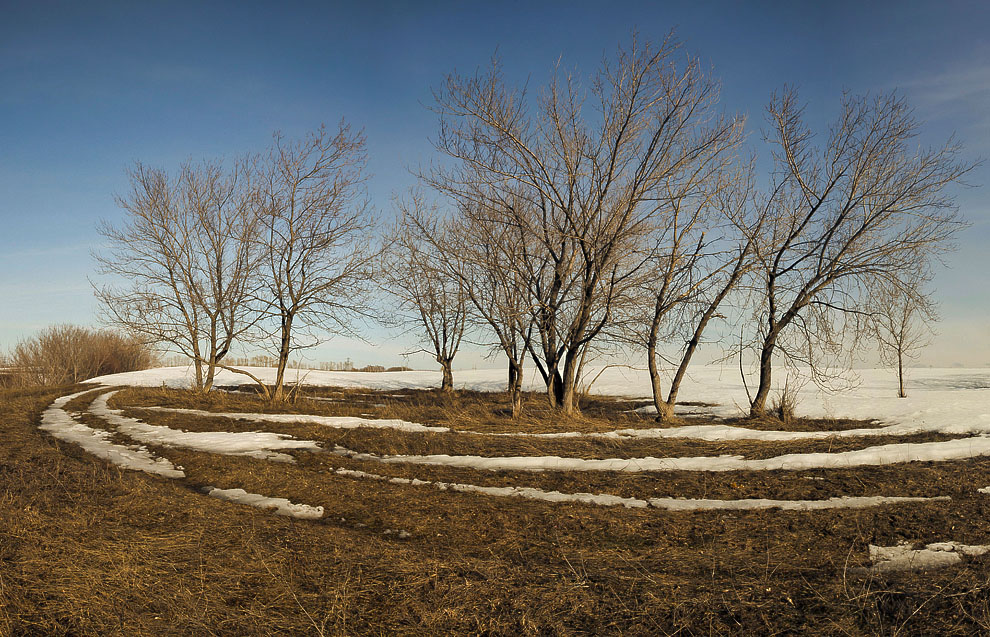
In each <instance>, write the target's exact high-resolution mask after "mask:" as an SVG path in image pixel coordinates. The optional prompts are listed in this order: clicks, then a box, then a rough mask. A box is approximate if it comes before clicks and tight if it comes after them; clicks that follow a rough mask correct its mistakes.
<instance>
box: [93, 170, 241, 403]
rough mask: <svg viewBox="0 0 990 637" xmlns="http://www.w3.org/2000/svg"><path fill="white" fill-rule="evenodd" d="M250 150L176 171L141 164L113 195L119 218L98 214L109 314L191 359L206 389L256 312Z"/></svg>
mask: <svg viewBox="0 0 990 637" xmlns="http://www.w3.org/2000/svg"><path fill="white" fill-rule="evenodd" d="M250 174H251V167H250V165H249V162H248V161H247V160H241V161H237V162H234V163H233V164H232V166H231V167H230V168H229V169H228V168H225V167H224V166H223V165H222V164H221V163H219V162H203V163H198V164H195V163H187V164H184V165H183V166H182V167H181V169H180V171H179V174H178V176H177V177H175V178H174V179H172V178H169V176H168V174H167V173H166V172H165V171H164V170H162V169H158V168H150V167H148V166H145V165H143V164H140V163H139V164H137V165H135V166H134V168H133V169H131V170H130V172H129V177H130V182H131V192H130V193H129V194H128V195H127V196H126V197H118V198H117V201H118V204H119V205H120V206H121V207H122V208H123V209H124V210H125V211H126V212H127V216H126V220H125V222H124V223H123V224H122V225H121V226H114V225H112V224H110V223H109V222H103V223H102V224H101V226H100V232H101V234H102V235H103V236H104V238H105V239H106V242H107V248H106V250H105V251H103V252H101V253H98V254H95V258H96V260H97V262H98V264H99V270H100V272H101V273H102V274H105V275H111V276H113V277H114V278H116V279H117V281H114V282H112V283H108V284H105V285H102V286H95V287H96V295H97V298H98V299H99V300H100V302H101V314H102V317H103V319H104V320H105V321H107V322H109V323H111V324H113V325H117V326H119V327H122V328H124V329H125V330H127V331H128V332H130V333H133V334H138V335H140V336H141V337H142V338H143V339H144V340H145V341H146V342H149V343H155V344H161V345H163V346H164V347H165V348H166V349H168V350H171V351H176V352H178V353H180V354H184V355H186V356H188V357H189V358H190V359H192V361H193V364H194V366H195V370H196V386H197V388H199V389H203V390H209V389H210V387H211V386H212V384H213V378H214V373H215V370H216V368H217V366H222V363H221V361H222V360H223V359H224V357H225V356H226V355H227V353H228V352H229V351H230V348H231V346H232V345H233V344H234V343H235V342H236V341H237V340H238V339H240V338H241V337H242V336H243V335H244V334H245V332H246V331H247V330H249V329H250V328H251V327H252V325H253V324H254V323H255V321H256V311H255V309H254V308H253V307H252V306H251V301H252V299H253V298H254V281H255V279H254V275H255V268H256V266H257V254H258V253H257V252H256V250H255V245H256V237H255V234H256V232H257V229H258V225H257V218H256V216H255V214H254V203H255V195H254V190H253V187H252V184H251V180H250Z"/></svg>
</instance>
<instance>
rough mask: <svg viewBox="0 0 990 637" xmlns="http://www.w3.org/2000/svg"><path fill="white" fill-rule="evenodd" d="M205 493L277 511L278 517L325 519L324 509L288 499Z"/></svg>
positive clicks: (242, 493) (227, 491) (241, 492)
mask: <svg viewBox="0 0 990 637" xmlns="http://www.w3.org/2000/svg"><path fill="white" fill-rule="evenodd" d="M203 491H204V492H205V493H206V494H207V495H209V496H210V497H212V498H219V499H221V500H226V501H228V502H236V503H237V504H246V505H248V506H253V507H257V508H259V509H271V508H274V509H275V514H276V515H287V516H290V517H293V518H301V519H303V520H318V519H320V518H322V517H323V507H321V506H317V507H314V506H309V505H308V504H294V503H292V502H289V500H288V499H286V498H270V497H268V496H264V495H258V494H257V493H248V492H247V491H245V490H244V489H218V488H216V487H204V488H203Z"/></svg>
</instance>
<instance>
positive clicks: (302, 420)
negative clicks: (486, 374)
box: [139, 407, 450, 433]
mask: <svg viewBox="0 0 990 637" xmlns="http://www.w3.org/2000/svg"><path fill="white" fill-rule="evenodd" d="M139 409H147V410H149V411H162V412H168V413H175V414H189V415H191V416H207V417H210V416H212V417H214V418H230V419H232V420H251V421H258V422H277V423H299V424H305V425H323V426H324V427H334V428H336V429H357V428H359V427H369V428H372V429H397V430H399V431H407V432H413V433H447V432H449V431H450V428H449V427H432V426H430V425H420V424H417V423H414V422H407V421H405V420H385V419H369V418H358V417H356V416H315V415H311V414H251V413H238V412H223V411H203V410H201V409H180V408H178V407H140V408H139Z"/></svg>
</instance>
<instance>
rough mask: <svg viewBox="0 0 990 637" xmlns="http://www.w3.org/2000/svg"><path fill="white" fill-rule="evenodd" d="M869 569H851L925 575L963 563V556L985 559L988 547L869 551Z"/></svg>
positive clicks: (874, 548)
mask: <svg viewBox="0 0 990 637" xmlns="http://www.w3.org/2000/svg"><path fill="white" fill-rule="evenodd" d="M869 550H870V561H871V562H873V566H871V567H869V568H857V569H854V570H855V571H856V572H858V573H891V572H896V571H926V570H931V569H936V568H943V567H946V566H952V565H954V564H959V563H960V562H962V556H963V555H968V556H976V555H984V554H986V553H987V552H990V546H985V545H967V544H959V543H957V542H935V543H933V544H928V545H927V546H925V548H923V549H918V550H914V549H913V548H912V545H911V543H909V542H902V543H901V544H898V545H897V546H874V545H873V544H871V545H870V547H869Z"/></svg>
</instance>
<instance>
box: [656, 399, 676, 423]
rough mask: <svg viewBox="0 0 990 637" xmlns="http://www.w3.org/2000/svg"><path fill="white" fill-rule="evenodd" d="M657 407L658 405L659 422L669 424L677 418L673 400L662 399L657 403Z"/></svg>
mask: <svg viewBox="0 0 990 637" xmlns="http://www.w3.org/2000/svg"><path fill="white" fill-rule="evenodd" d="M656 407H657V422H659V423H668V424H669V423H671V422H673V421H674V420H675V418H674V403H673V402H671V401H665V400H661V401H659V402H658V403H657V405H656Z"/></svg>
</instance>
